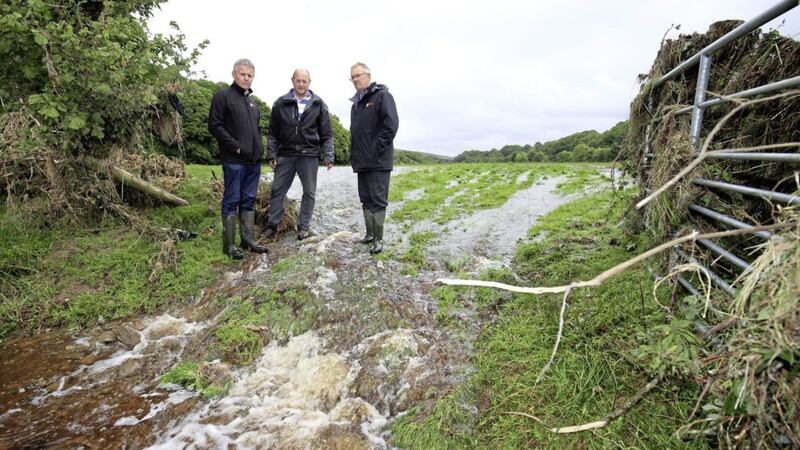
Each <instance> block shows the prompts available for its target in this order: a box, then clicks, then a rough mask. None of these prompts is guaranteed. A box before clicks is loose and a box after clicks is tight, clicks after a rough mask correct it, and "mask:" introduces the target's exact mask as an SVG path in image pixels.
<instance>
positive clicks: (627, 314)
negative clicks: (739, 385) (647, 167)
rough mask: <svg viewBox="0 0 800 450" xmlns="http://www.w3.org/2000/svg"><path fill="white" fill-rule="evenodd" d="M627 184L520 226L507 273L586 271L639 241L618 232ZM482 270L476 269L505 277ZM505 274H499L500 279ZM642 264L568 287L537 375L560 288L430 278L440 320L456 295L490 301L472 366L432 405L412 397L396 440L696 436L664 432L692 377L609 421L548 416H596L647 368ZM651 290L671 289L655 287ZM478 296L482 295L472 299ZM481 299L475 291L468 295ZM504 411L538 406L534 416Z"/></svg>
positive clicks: (565, 279)
mask: <svg viewBox="0 0 800 450" xmlns="http://www.w3.org/2000/svg"><path fill="white" fill-rule="evenodd" d="M629 203H630V197H629V195H627V194H625V193H620V192H617V193H610V192H605V193H602V194H596V195H592V196H589V197H585V198H582V199H579V200H577V201H574V202H572V203H570V204H567V205H564V206H562V207H560V208H558V209H557V210H555V211H554V212H552V213H551V214H549V215H547V216H545V217H543V218H542V219H541V220H540V222H539V223H538V224H537V225H536V226H534V227H533V228H532V229H531V230H530V237H531V239H529V241H528V242H525V243H522V244H520V245H519V246H518V248H517V253H516V257H515V260H514V270H515V272H516V273H517V274H518V275H520V276H521V278H522V279H523V280H524V282H523V283H520V282H514V281H511V282H510V283H511V284H525V285H530V286H549V285H560V284H566V283H569V282H570V281H573V280H576V279H589V278H591V277H593V276H595V275H597V274H598V273H600V272H601V271H603V270H605V269H607V268H609V267H611V266H612V265H614V264H616V263H619V262H622V261H624V260H625V259H628V258H630V257H632V256H635V255H636V254H637V253H638V252H639V251H641V250H643V249H644V248H646V247H647V245H648V242H646V240H645V239H644V238H643V237H642V236H631V235H627V234H625V233H624V231H623V227H622V225H621V217H622V213H623V211H624V210H625V208H627V207H628V205H629ZM508 276H510V274H503V273H497V272H494V273H487V274H484V276H482V278H486V279H490V278H495V279H496V278H497V277H500V278H507V277H508ZM506 282H508V281H506ZM652 286H653V279H652V277H651V276H650V275H649V274H648V273H647V271H646V269H645V268H643V267H638V268H634V269H632V270H629V271H627V272H626V273H623V274H620V275H618V276H616V277H614V278H612V279H611V280H610V281H608V282H607V283H606V284H604V285H602V286H600V287H598V288H593V289H581V290H577V291H575V292H573V293H572V295H571V297H570V301H569V308H568V309H567V315H566V323H565V327H564V335H563V338H562V341H561V344H560V348H559V351H558V353H557V355H556V358H555V361H554V363H553V365H552V366H551V367H550V369H549V370H548V372H547V373H546V375H545V376H544V377H543V379H542V380H541V381H540V382H539V383H538V384H537V383H536V378H537V376H538V375H539V372H540V371H541V369H542V367H543V366H544V365H545V363H546V362H547V360H548V358H549V357H550V353H551V351H552V347H553V343H554V340H555V336H556V333H557V328H558V316H559V311H560V306H561V299H562V296H561V295H545V296H532V295H518V294H514V295H508V294H504V295H505V296H503V295H499V294H495V295H498V296H497V297H494V298H492V297H487V295H488V294H486V293H483V294H482V293H481V290H480V289H475V288H453V287H440V288H438V289H436V290H435V291H434V292H433V295H434V297H435V298H436V299H437V300H439V302H440V303H439V306H440V310H439V315H437V320H438V321H439V323H440V324H444V325H446V326H447V325H448V324H449V323H452V322H454V318H455V317H456V313H457V312H458V311H459V310H460V309H464V308H466V307H474V308H477V309H479V310H483V311H487V308H491V309H492V310H494V311H496V314H495V315H494V317H495V318H494V320H493V321H492V322H491V325H490V326H488V327H487V328H486V329H485V330H484V332H483V334H482V335H481V337H480V338H479V339H478V341H477V342H476V343H475V353H474V355H473V364H474V367H475V373H474V374H472V375H471V376H469V377H468V379H467V381H466V382H465V383H463V384H461V385H459V386H456V387H455V388H453V390H452V391H451V392H450V393H449V394H448V395H446V396H445V397H443V398H442V399H440V400H439V401H438V402H436V403H435V404H433V405H424V404H423V405H420V406H418V407H417V408H415V409H414V410H412V411H411V412H410V413H409V414H407V415H405V416H403V417H401V418H400V419H398V420H397V421H396V422H395V424H394V426H393V430H392V431H393V436H394V445H397V446H399V447H402V448H409V449H415V448H420V449H421V448H425V449H446V448H553V449H561V448H598V449H599V448H659V449H661V448H675V449H677V448H681V449H683V448H705V447H706V446H707V445H706V443H705V442H704V441H702V440H698V441H692V442H686V441H681V440H679V439H677V438H675V437H674V432H675V430H677V429H678V428H679V427H680V426H681V425H683V424H684V423H686V422H687V420H688V414H689V411H691V409H692V408H693V406H694V402H695V400H696V395H697V390H696V388H695V386H694V385H693V384H691V385H681V384H678V383H679V382H672V383H669V384H668V383H666V382H664V383H662V385H660V386H659V387H657V388H656V389H655V390H653V391H651V392H650V393H649V394H648V395H646V396H645V397H644V398H643V399H642V400H641V401H640V402H639V403H638V404H637V405H636V406H635V407H633V408H632V409H631V410H630V411H628V412H627V413H626V414H624V415H623V416H622V417H620V418H618V419H616V420H614V421H612V422H611V423H610V424H609V425H608V426H606V427H604V428H600V429H597V430H594V431H586V432H581V433H574V434H554V433H551V432H550V431H548V428H549V427H558V426H570V425H579V424H583V423H587V422H592V421H595V420H599V419H600V418H602V417H603V416H605V415H606V414H608V413H610V412H611V411H612V410H614V409H615V408H616V407H618V406H620V405H621V404H622V403H623V402H624V401H625V400H627V399H628V398H630V397H631V396H632V395H633V394H634V393H635V392H636V391H637V390H639V389H640V388H641V387H642V386H644V385H645V384H646V383H647V382H648V381H649V380H650V378H651V377H652V374H650V373H648V372H647V370H646V367H644V363H642V362H641V361H640V360H639V359H637V358H636V357H635V356H634V355H635V353H636V348H637V347H638V346H639V345H640V344H642V342H640V340H641V339H643V338H642V336H643V335H644V333H641V332H643V331H646V330H648V329H651V328H652V327H655V326H657V325H660V324H662V323H663V316H662V313H661V310H660V308H659V306H658V304H657V303H656V301H655V299H654V298H653V296H652V294H651V291H652ZM656 295H657V296H658V299H659V301H660V302H662V303H663V302H665V301H667V300H668V297H669V292H668V291H667V290H666V289H660V290H659V291H658V292H657V293H656ZM478 299H482V300H478ZM478 302H480V303H478ZM513 413H524V414H528V415H530V416H535V417H537V418H539V419H540V420H541V421H542V422H543V423H539V422H537V421H536V420H533V419H530V418H528V417H523V416H520V415H516V414H513Z"/></svg>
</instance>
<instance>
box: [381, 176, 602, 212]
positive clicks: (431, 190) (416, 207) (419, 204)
mask: <svg viewBox="0 0 800 450" xmlns="http://www.w3.org/2000/svg"><path fill="white" fill-rule="evenodd" d="M596 173H597V166H594V165H589V164H534V163H531V164H489V163H482V164H443V165H436V166H425V167H421V168H418V169H414V170H411V171H408V172H404V173H402V174H399V175H397V176H396V177H393V179H392V187H391V189H390V191H389V201H392V202H395V201H400V200H403V199H404V198H405V196H406V194H408V193H411V192H414V193H415V194H419V195H415V196H414V197H415V198H409V199H407V200H406V201H405V202H404V203H403V205H402V206H401V207H400V208H399V209H397V210H396V211H394V212H393V213H392V219H394V220H397V221H407V222H417V221H421V220H426V221H433V222H434V223H437V224H440V225H441V224H445V223H447V222H449V221H451V220H453V219H456V218H458V217H461V216H463V215H467V214H470V213H472V212H474V211H477V210H481V209H489V208H496V207H498V206H501V205H502V204H504V203H505V202H506V201H507V200H508V198H509V197H511V196H512V195H513V194H514V193H515V192H517V191H519V190H522V189H527V188H529V187H531V186H532V185H533V184H534V183H537V182H540V181H542V180H543V179H545V178H553V177H565V178H566V179H567V180H568V181H567V182H569V183H571V184H569V186H566V187H565V188H564V191H563V192H565V193H570V192H574V191H575V190H577V189H578V186H580V185H581V184H585V183H590V182H592V183H593V182H594V181H593V180H594V176H595V174H596ZM572 180H575V181H572Z"/></svg>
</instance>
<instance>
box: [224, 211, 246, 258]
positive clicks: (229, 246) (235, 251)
mask: <svg viewBox="0 0 800 450" xmlns="http://www.w3.org/2000/svg"><path fill="white" fill-rule="evenodd" d="M235 240H236V216H222V253H225V254H226V255H228V256H230V257H231V258H233V259H242V258H244V253H242V251H241V250H240V249H239V247H237V246H236V244H235V243H234V241H235Z"/></svg>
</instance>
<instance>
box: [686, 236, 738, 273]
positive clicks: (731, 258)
mask: <svg viewBox="0 0 800 450" xmlns="http://www.w3.org/2000/svg"><path fill="white" fill-rule="evenodd" d="M697 242H699V243H701V244H703V245H705V246H706V247H708V249H709V250H711V251H712V252H714V253H716V254H718V255H719V256H721V257H723V258H724V259H725V260H727V261H728V262H730V263H731V264H733V265H734V266H736V267H738V268H740V269H742V270H747V269H749V268H750V264H749V263H748V262H747V261H745V260H743V259H742V258H739V257H738V256H736V255H734V254H733V253H731V252H729V251H727V250H725V249H724V248H722V247H720V246H719V245H717V244H715V243H714V242H713V241H712V240H710V239H698V240H697Z"/></svg>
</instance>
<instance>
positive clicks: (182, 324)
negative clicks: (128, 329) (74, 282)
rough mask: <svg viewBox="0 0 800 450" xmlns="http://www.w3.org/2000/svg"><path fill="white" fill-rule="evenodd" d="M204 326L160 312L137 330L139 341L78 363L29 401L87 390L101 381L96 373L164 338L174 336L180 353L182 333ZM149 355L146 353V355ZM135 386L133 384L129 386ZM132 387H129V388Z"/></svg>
mask: <svg viewBox="0 0 800 450" xmlns="http://www.w3.org/2000/svg"><path fill="white" fill-rule="evenodd" d="M207 326H208V324H207V323H196V322H189V321H187V320H186V319H185V318H175V317H173V316H171V315H169V314H163V315H161V316H158V317H156V318H154V319H153V321H152V322H150V323H149V324H148V325H147V326H146V327H145V328H144V329H143V330H142V331H140V332H139V342H138V343H137V344H136V345H135V346H134V347H133V348H132V349H130V350H120V351H118V352H115V353H114V354H113V355H111V356H110V357H108V358H106V359H101V360H99V361H95V362H94V363H93V364H91V365H85V364H84V365H81V366H79V367H78V368H77V369H75V370H74V371H72V372H71V373H70V374H68V375H65V376H62V377H61V379H60V380H59V383H58V387H57V388H56V390H55V391H53V392H44V393H43V394H42V395H38V396H36V397H34V398H33V399H32V400H31V403H32V404H34V405H40V404H41V403H42V402H43V401H44V400H46V399H47V398H49V397H64V396H67V395H70V394H72V393H74V392H78V391H83V390H85V389H90V388H91V387H92V386H94V385H95V384H98V383H102V382H103V380H97V378H98V376H100V375H102V374H103V373H105V372H107V371H108V370H109V369H111V368H113V367H117V366H119V365H121V364H123V363H124V362H125V361H128V360H131V359H140V358H144V357H145V354H144V350H145V349H146V348H148V346H150V345H151V344H153V343H157V342H160V341H166V340H170V339H178V340H179V342H180V350H179V351H178V352H176V353H177V354H178V355H179V354H181V353H183V350H184V348H185V346H186V339H185V337H186V336H189V335H191V334H194V333H197V332H198V331H200V330H203V329H204V328H206V327H207ZM88 339H89V338H79V339H78V340H76V343H79V344H82V345H89V340H88ZM148 357H149V355H148ZM86 374H88V375H90V377H87V378H88V382H87V383H86V384H85V385H81V384H76V385H74V386H71V387H69V388H68V389H64V386H65V385H66V383H67V381H68V380H80V378H81V377H82V376H83V377H86ZM133 388H135V386H134V387H133ZM133 388H132V389H133Z"/></svg>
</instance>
